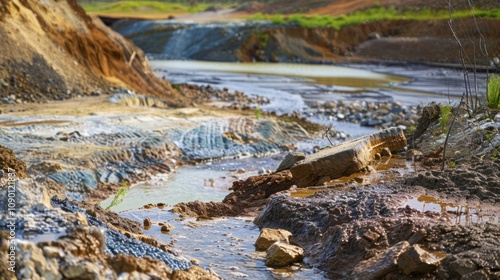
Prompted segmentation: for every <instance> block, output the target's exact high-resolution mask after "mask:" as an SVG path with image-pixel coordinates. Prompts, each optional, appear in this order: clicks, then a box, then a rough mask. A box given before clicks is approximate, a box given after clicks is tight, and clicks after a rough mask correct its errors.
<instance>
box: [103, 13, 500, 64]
mask: <svg viewBox="0 0 500 280" xmlns="http://www.w3.org/2000/svg"><path fill="white" fill-rule="evenodd" d="M452 26H453V28H454V30H455V32H456V36H457V38H458V39H459V40H460V43H461V44H462V46H463V48H464V51H465V53H466V54H467V56H468V57H469V58H475V59H474V60H472V59H470V61H469V60H467V61H466V63H467V64H476V65H478V66H489V65H490V62H491V60H492V59H493V58H494V57H499V56H500V48H499V46H498V44H496V41H497V40H498V36H497V33H495V30H498V29H499V28H500V21H498V20H491V19H460V20H455V21H454V22H453V24H452ZM112 27H113V28H114V29H115V30H116V31H118V32H120V33H121V34H123V35H124V36H125V37H127V38H129V39H130V40H132V41H133V42H134V43H135V44H137V45H138V46H139V47H140V48H141V49H143V50H144V51H145V52H146V53H148V54H151V55H155V56H158V57H160V58H161V57H167V58H171V59H197V60H210V61H245V62H250V61H269V62H315V63H325V62H360V61H364V62H366V61H377V62H381V61H392V62H420V63H422V62H424V63H445V64H460V55H459V51H460V48H459V47H458V45H457V41H456V40H454V39H453V38H454V35H453V32H452V30H451V29H450V25H449V22H448V20H382V21H377V22H369V23H364V24H360V25H353V26H347V27H344V28H342V29H341V30H335V29H332V28H302V27H297V26H283V25H271V24H264V23H251V22H246V23H228V22H226V23H210V24H193V23H178V22H165V21H163V22H155V21H139V22H138V21H133V20H123V21H119V22H116V23H115V24H114V25H113V26H112ZM151 38H155V40H154V44H153V43H152V41H151V40H150V39H151ZM208 38H209V39H208ZM479 50H487V55H486V52H485V51H483V52H481V51H479Z"/></svg>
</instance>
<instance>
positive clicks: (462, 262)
mask: <svg viewBox="0 0 500 280" xmlns="http://www.w3.org/2000/svg"><path fill="white" fill-rule="evenodd" d="M477 268H478V267H477V264H476V263H475V262H473V261H472V260H469V259H457V260H455V261H452V262H450V263H449V264H448V270H449V271H450V272H452V273H453V274H456V275H459V276H464V275H466V274H469V273H472V272H474V271H476V270H477Z"/></svg>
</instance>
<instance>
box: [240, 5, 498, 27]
mask: <svg viewBox="0 0 500 280" xmlns="http://www.w3.org/2000/svg"><path fill="white" fill-rule="evenodd" d="M472 16H476V17H481V18H495V19H500V9H491V10H474V11H473V12H472V11H470V10H464V11H455V12H453V13H452V14H451V17H452V18H454V19H459V18H468V17H472ZM449 18H450V12H449V11H447V10H442V11H434V10H430V9H419V10H411V9H410V10H406V11H398V10H396V9H395V8H385V7H373V8H370V9H367V10H363V11H355V12H352V13H350V14H347V15H341V16H337V17H333V16H315V15H312V16H311V15H303V14H294V15H281V14H275V15H268V14H260V13H259V14H255V15H254V16H252V17H251V18H250V20H263V21H269V22H272V23H273V24H297V25H299V26H301V27H305V28H313V27H330V28H334V29H341V28H342V27H345V26H349V25H355V24H360V23H366V22H371V21H379V20H429V19H449Z"/></svg>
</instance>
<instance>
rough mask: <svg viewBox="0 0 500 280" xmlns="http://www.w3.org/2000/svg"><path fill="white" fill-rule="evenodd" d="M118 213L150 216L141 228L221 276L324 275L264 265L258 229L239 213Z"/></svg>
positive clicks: (295, 267)
mask: <svg viewBox="0 0 500 280" xmlns="http://www.w3.org/2000/svg"><path fill="white" fill-rule="evenodd" d="M121 216H123V217H126V218H130V219H133V220H136V221H139V222H141V223H142V221H143V220H144V219H145V218H150V219H151V220H152V221H153V223H155V224H154V225H153V226H152V227H151V229H149V230H147V231H145V234H146V235H151V236H153V237H155V238H156V239H158V240H159V241H161V242H163V243H166V244H168V243H170V242H173V244H174V248H175V250H177V251H178V252H179V253H180V254H181V255H182V256H184V257H186V258H187V259H188V260H192V259H196V260H197V261H199V265H200V266H202V267H204V268H208V269H211V270H213V271H215V272H216V273H217V274H218V275H219V276H221V277H222V278H224V279H235V278H245V279H297V280H299V279H300V280H302V279H311V280H314V279H327V278H325V276H324V275H323V273H322V272H320V271H318V270H317V269H312V268H309V267H305V266H302V265H300V264H296V265H293V266H291V267H288V268H285V269H272V268H268V267H266V266H265V263H264V261H265V259H264V258H265V253H262V252H256V251H255V248H254V243H255V240H256V239H257V237H258V236H259V232H260V231H259V229H258V228H257V226H256V225H254V224H253V222H252V220H253V219H252V218H247V217H239V218H228V219H215V220H209V221H196V219H193V218H187V219H179V217H178V216H177V215H174V214H172V213H171V212H169V209H167V208H165V209H148V210H131V211H126V212H122V213H121ZM160 222H166V223H169V224H171V225H172V226H174V229H173V230H172V231H171V232H170V233H169V234H163V233H161V231H160V226H159V225H158V223H160Z"/></svg>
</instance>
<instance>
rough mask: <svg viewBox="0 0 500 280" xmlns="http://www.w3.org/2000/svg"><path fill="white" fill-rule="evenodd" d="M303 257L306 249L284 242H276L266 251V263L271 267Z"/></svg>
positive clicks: (299, 259) (298, 260) (296, 260)
mask: <svg viewBox="0 0 500 280" xmlns="http://www.w3.org/2000/svg"><path fill="white" fill-rule="evenodd" d="M302 259H304V249H302V248H300V247H298V246H294V245H290V244H286V243H282V242H276V243H274V244H273V245H271V247H269V249H267V252H266V265H267V266H271V267H281V266H287V265H289V264H291V263H294V262H300V261H302Z"/></svg>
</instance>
